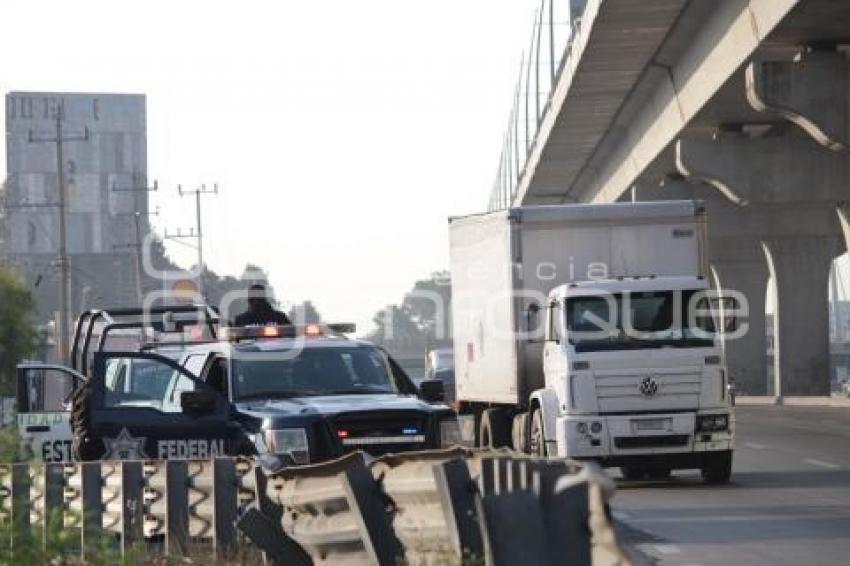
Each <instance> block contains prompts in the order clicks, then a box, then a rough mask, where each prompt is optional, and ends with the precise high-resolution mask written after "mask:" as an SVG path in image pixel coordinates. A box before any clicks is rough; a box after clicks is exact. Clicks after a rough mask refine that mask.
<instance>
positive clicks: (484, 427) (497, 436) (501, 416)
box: [478, 409, 511, 449]
mask: <svg viewBox="0 0 850 566" xmlns="http://www.w3.org/2000/svg"><path fill="white" fill-rule="evenodd" d="M510 423H511V421H510V419H508V418H507V417H506V416H505V413H504V411H502V410H501V409H485V410H484V412H483V413H481V428H480V431H481V432H480V433H479V435H478V439H479V446H480V447H481V448H491V449H493V448H504V447H506V446H507V447H509V446H510V445H511V427H510Z"/></svg>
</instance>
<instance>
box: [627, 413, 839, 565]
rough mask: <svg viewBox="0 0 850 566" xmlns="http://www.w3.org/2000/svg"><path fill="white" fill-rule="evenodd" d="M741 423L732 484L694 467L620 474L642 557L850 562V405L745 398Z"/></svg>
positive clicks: (634, 545)
mask: <svg viewBox="0 0 850 566" xmlns="http://www.w3.org/2000/svg"><path fill="white" fill-rule="evenodd" d="M736 422H737V449H736V451H735V458H734V466H733V475H732V481H731V482H730V483H729V484H728V485H722V486H709V485H704V484H703V483H702V482H701V480H700V477H699V474H698V473H697V472H691V471H686V472H676V473H675V475H674V476H673V478H672V479H671V480H670V481H667V482H625V481H623V480H618V482H617V483H618V490H617V493H616V495H615V497H614V500H613V502H612V509H613V512H614V517H615V519H616V520H617V522H618V528H619V530H620V535H621V540H622V541H623V542H624V543H625V544H626V545H627V546H628V547H629V548H630V551H631V552H634V553H635V555H636V559H637V560H636V561H637V562H638V563H645V564H654V563H658V564H665V565H666V564H671V565H672V564H675V565H691V566H696V565H702V566H709V565H714V564H735V565H742V566H743V565H762V564H764V565H771V566H772V565H778V564H789V565H795V566H797V565H809V564H830V565H832V564H838V565H848V564H850V408H826V407H741V406H739V407H738V408H737V411H736ZM611 472H612V475H617V472H616V470H611Z"/></svg>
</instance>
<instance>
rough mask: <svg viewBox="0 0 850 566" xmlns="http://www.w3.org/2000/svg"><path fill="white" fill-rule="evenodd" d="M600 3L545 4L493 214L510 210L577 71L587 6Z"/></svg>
mask: <svg viewBox="0 0 850 566" xmlns="http://www.w3.org/2000/svg"><path fill="white" fill-rule="evenodd" d="M600 1H601V0H540V5H539V6H538V8H537V10H536V11H535V13H534V21H533V24H532V29H531V38H530V40H529V45H528V48H527V49H526V50H525V51H524V52H523V54H522V58H521V61H520V70H519V76H518V78H517V82H516V87H515V88H514V96H513V102H512V104H511V111H510V112H509V114H508V124H507V127H506V128H505V135H504V139H503V142H502V152H501V155H500V156H499V167H498V170H497V173H496V179H495V181H494V183H493V188H492V191H491V194H490V200H489V203H488V207H487V208H488V210H491V211H492V210H500V209H503V208H508V207H510V206H511V204H512V202H513V200H514V197H515V196H516V191H517V188H518V187H519V185H520V182H521V181H522V176H523V172H524V171H525V165H526V162H527V161H528V157H529V155H530V154H531V152H532V150H533V149H534V147H535V145H536V144H537V138H538V134H539V132H540V126H541V123H542V121H543V117H544V116H545V115H546V112H547V111H548V110H549V106H550V103H551V100H552V95H553V92H554V89H555V87H556V86H557V84H558V83H559V81H560V78H561V75H562V74H563V73H564V72H566V71H565V69H571V68H573V67H574V65H572V64H570V59H571V58H572V57H573V55H572V47H573V44H574V39H575V38H576V37H578V36H579V34H580V33H582V18H583V16H584V14H585V12H586V10H587V9H588V5H590V4H594V5H595V4H598V3H599V2H600ZM575 56H576V57H577V56H578V55H575Z"/></svg>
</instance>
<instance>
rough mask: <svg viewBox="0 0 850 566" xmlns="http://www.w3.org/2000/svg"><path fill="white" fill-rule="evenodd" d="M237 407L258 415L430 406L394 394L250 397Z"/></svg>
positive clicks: (409, 397)
mask: <svg viewBox="0 0 850 566" xmlns="http://www.w3.org/2000/svg"><path fill="white" fill-rule="evenodd" d="M236 407H237V408H238V409H239V410H240V411H243V412H246V413H248V414H251V415H254V416H257V417H270V416H295V415H306V414H321V415H334V414H337V413H344V412H350V411H361V410H362V411H365V410H407V411H417V410H418V411H430V410H431V405H429V404H427V403H425V402H424V401H422V400H420V399H419V398H417V397H413V396H403V395H398V394H396V393H374V394H368V395H366V394H357V395H318V396H310V397H294V398H291V399H267V400H251V401H243V402H238V403H236Z"/></svg>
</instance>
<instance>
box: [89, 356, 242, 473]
mask: <svg viewBox="0 0 850 566" xmlns="http://www.w3.org/2000/svg"><path fill="white" fill-rule="evenodd" d="M91 379H92V384H91V386H92V396H91V425H90V426H91V433H90V434H91V437H92V438H94V439H95V440H99V441H100V442H102V445H103V454H102V456H101V458H102V459H106V460H123V459H168V460H175V459H178V460H185V459H206V458H213V457H217V456H224V455H236V454H240V453H246V452H247V451H249V448H248V446H250V443H248V442H247V437H246V436H245V434H244V431H243V430H242V428H241V426H240V425H239V424H238V423H237V422H235V421H234V419H231V405H230V403H229V402H228V401H227V399H225V398H223V397H222V396H221V395H218V394H216V392H215V391H213V390H212V389H211V388H210V387H209V386H208V385H206V384H205V383H203V382H202V381H200V380H199V379H198V378H196V377H195V376H194V375H192V374H191V373H189V372H188V371H187V370H186V369H184V368H182V367H181V366H180V365H178V364H177V363H175V362H174V361H172V360H171V359H169V358H166V357H164V356H159V355H157V354H152V353H144V352H101V353H97V354H95V359H94V371H93V372H92V378H91Z"/></svg>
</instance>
